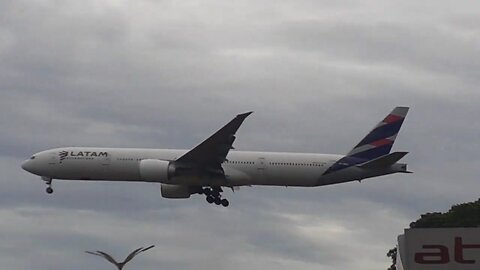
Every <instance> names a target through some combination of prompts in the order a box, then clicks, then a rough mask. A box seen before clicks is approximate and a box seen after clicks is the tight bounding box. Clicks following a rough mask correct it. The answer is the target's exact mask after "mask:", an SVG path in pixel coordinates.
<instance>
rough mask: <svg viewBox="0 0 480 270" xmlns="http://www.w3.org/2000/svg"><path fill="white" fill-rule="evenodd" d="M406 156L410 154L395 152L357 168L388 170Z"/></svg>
mask: <svg viewBox="0 0 480 270" xmlns="http://www.w3.org/2000/svg"><path fill="white" fill-rule="evenodd" d="M406 154H408V152H393V153H390V154H387V155H384V156H381V157H379V158H376V159H374V160H370V161H367V162H365V163H362V164H360V165H357V167H360V168H362V169H380V168H387V167H389V166H392V165H393V164H395V163H396V162H397V161H399V160H400V159H402V158H403V157H404V156H405V155H406Z"/></svg>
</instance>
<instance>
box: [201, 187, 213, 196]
mask: <svg viewBox="0 0 480 270" xmlns="http://www.w3.org/2000/svg"><path fill="white" fill-rule="evenodd" d="M203 194H205V195H207V196H209V195H211V194H212V190H211V189H209V188H204V189H203Z"/></svg>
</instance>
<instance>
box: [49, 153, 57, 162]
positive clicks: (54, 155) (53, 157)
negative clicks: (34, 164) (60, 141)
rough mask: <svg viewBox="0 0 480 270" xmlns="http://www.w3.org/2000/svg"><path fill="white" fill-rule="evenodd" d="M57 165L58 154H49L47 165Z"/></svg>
mask: <svg viewBox="0 0 480 270" xmlns="http://www.w3.org/2000/svg"><path fill="white" fill-rule="evenodd" d="M57 163H58V154H57V153H51V154H50V158H49V160H48V165H57Z"/></svg>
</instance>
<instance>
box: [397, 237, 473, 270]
mask: <svg viewBox="0 0 480 270" xmlns="http://www.w3.org/2000/svg"><path fill="white" fill-rule="evenodd" d="M402 242H403V243H399V244H400V248H399V250H400V251H401V252H402V253H404V254H401V256H400V257H402V261H403V263H404V269H405V270H447V269H448V270H453V269H455V270H479V269H480V228H438V229H437V228H424V229H407V230H405V237H404V240H403V241H402ZM401 245H403V247H402V246H401Z"/></svg>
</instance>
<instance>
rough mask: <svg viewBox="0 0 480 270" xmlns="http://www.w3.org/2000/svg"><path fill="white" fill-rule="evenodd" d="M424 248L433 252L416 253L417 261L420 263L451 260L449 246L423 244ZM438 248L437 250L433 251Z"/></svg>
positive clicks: (438, 262)
mask: <svg viewBox="0 0 480 270" xmlns="http://www.w3.org/2000/svg"><path fill="white" fill-rule="evenodd" d="M422 248H424V249H431V250H432V251H431V252H418V253H415V262H416V263H419V264H446V263H448V262H449V261H450V258H449V256H448V248H447V247H446V246H442V245H423V246H422ZM433 249H434V250H436V251H433Z"/></svg>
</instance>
